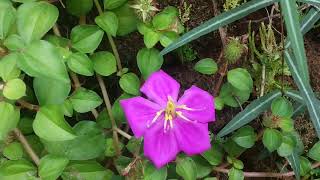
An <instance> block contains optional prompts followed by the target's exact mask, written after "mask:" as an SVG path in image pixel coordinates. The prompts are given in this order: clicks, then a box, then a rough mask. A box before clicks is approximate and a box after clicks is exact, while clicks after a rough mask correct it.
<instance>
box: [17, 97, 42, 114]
mask: <svg viewBox="0 0 320 180" xmlns="http://www.w3.org/2000/svg"><path fill="white" fill-rule="evenodd" d="M17 102H18V103H19V104H20V105H21V107H24V108H26V109H29V110H31V111H39V106H38V105H34V104H30V103H29V102H27V101H25V100H22V99H20V100H17Z"/></svg>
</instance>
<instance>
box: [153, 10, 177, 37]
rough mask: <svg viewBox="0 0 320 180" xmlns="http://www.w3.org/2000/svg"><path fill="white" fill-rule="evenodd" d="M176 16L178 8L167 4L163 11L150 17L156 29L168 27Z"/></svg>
mask: <svg viewBox="0 0 320 180" xmlns="http://www.w3.org/2000/svg"><path fill="white" fill-rule="evenodd" d="M177 16H178V10H177V8H175V7H172V6H168V7H166V8H165V9H164V10H163V11H161V12H160V13H158V14H157V15H155V16H154V17H153V19H152V25H153V27H155V29H157V30H160V31H161V30H166V29H169V28H170V26H171V25H172V23H173V22H174V21H175V19H176V18H177Z"/></svg>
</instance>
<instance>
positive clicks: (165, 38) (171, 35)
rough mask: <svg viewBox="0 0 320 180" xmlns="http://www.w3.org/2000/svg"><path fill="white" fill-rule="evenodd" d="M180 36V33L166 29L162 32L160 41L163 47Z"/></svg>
mask: <svg viewBox="0 0 320 180" xmlns="http://www.w3.org/2000/svg"><path fill="white" fill-rule="evenodd" d="M178 38H179V35H178V34H177V33H176V32H173V31H166V32H163V33H161V35H160V43H161V45H162V46H163V47H167V46H169V45H170V44H171V43H173V42H174V41H175V40H176V39H178Z"/></svg>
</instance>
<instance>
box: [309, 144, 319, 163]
mask: <svg viewBox="0 0 320 180" xmlns="http://www.w3.org/2000/svg"><path fill="white" fill-rule="evenodd" d="M308 157H309V158H311V159H313V160H315V161H320V142H317V143H316V144H315V145H314V146H313V147H312V148H311V149H310V150H309V152H308Z"/></svg>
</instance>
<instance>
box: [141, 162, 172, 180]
mask: <svg viewBox="0 0 320 180" xmlns="http://www.w3.org/2000/svg"><path fill="white" fill-rule="evenodd" d="M167 174H168V172H167V167H166V166H164V167H162V168H161V169H156V168H155V167H154V166H153V165H152V164H151V163H150V162H147V164H146V165H145V170H144V177H143V180H166V179H167Z"/></svg>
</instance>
